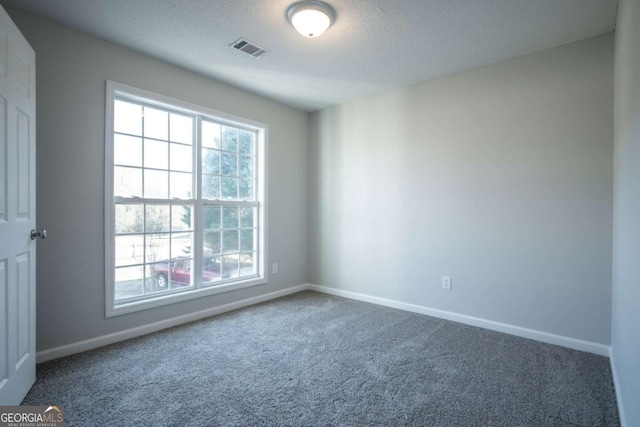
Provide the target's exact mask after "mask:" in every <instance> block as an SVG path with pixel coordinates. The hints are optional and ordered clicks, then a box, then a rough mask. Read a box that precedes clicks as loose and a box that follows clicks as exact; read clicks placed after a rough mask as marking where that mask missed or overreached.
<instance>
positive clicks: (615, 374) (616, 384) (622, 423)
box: [609, 347, 627, 427]
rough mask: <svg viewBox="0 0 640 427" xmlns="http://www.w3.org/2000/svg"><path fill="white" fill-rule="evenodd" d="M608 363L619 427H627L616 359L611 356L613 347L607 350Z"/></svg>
mask: <svg viewBox="0 0 640 427" xmlns="http://www.w3.org/2000/svg"><path fill="white" fill-rule="evenodd" d="M609 363H610V364H611V376H612V377H613V389H614V390H615V391H616V401H617V402H618V416H619V417H620V427H626V426H627V418H626V417H625V413H624V405H623V404H622V396H621V395H620V383H619V382H618V369H617V368H616V358H615V355H614V354H613V347H611V348H610V349H609Z"/></svg>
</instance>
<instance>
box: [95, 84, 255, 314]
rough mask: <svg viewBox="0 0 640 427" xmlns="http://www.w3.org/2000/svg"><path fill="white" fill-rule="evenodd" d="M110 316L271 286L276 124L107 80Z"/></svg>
mask: <svg viewBox="0 0 640 427" xmlns="http://www.w3.org/2000/svg"><path fill="white" fill-rule="evenodd" d="M106 111H107V114H106V143H105V145H106V165H105V170H106V203H105V206H106V210H105V217H106V224H105V239H106V263H107V264H106V278H107V280H106V297H107V307H106V312H107V316H113V315H117V314H122V313H129V312H132V311H137V310H141V309H146V308H149V307H155V306H159V305H164V304H169V303H173V302H177V301H182V300H185V299H190V298H196V297H200V296H204V295H210V294H213V293H217V292H223V291H228V290H233V289H238V288H241V287H246V286H253V285H257V284H261V283H265V282H266V276H265V273H266V272H265V266H266V253H265V248H266V245H265V188H266V185H265V179H266V174H265V169H266V168H265V166H266V165H265V159H266V156H265V151H266V139H267V126H266V125H264V124H261V123H257V122H254V121H251V120H247V119H243V118H239V117H234V116H230V115H228V114H224V113H220V112H217V111H212V110H209V109H207V108H204V107H198V106H195V105H191V104H187V103H185V102H181V101H177V100H174V99H169V98H166V97H163V96H160V95H156V94H152V93H149V92H145V91H142V90H138V89H135V88H131V87H128V86H124V85H120V84H117V83H113V82H107V105H106Z"/></svg>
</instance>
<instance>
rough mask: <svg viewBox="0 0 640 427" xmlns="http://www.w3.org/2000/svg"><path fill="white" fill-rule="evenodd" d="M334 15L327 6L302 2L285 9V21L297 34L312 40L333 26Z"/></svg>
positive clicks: (307, 1) (312, 2) (306, 1)
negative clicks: (287, 21) (289, 23)
mask: <svg viewBox="0 0 640 427" xmlns="http://www.w3.org/2000/svg"><path fill="white" fill-rule="evenodd" d="M335 18H336V15H335V12H334V11H333V9H332V8H331V6H329V5H328V4H326V3H324V2H321V1H315V0H304V1H299V2H297V3H294V4H292V5H291V6H290V7H289V9H287V19H288V20H289V22H291V25H293V28H295V29H296V31H297V32H299V33H300V34H302V35H303V36H305V37H309V38H314V37H318V36H320V35H321V34H322V33H324V32H325V31H326V30H327V28H329V27H330V26H331V24H333V21H335Z"/></svg>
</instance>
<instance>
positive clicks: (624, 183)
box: [611, 0, 640, 426]
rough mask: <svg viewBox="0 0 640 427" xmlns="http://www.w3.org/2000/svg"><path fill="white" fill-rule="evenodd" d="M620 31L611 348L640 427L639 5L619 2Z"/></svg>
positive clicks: (630, 418) (632, 418) (624, 400)
mask: <svg viewBox="0 0 640 427" xmlns="http://www.w3.org/2000/svg"><path fill="white" fill-rule="evenodd" d="M616 28H617V30H616V66H615V70H616V87H615V99H616V104H615V115H616V120H615V167H614V169H615V172H614V176H615V189H614V194H615V198H614V208H613V211H614V217H613V224H614V226H613V317H612V328H611V347H612V355H613V358H612V359H613V364H614V366H615V367H616V371H617V378H618V382H617V392H618V397H619V400H620V402H619V403H621V404H622V406H624V411H625V412H626V421H627V423H626V425H628V426H640V51H639V50H638V49H639V47H640V2H638V1H637V0H620V4H619V6H618V25H617V27H616Z"/></svg>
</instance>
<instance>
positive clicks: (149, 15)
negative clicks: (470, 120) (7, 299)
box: [0, 0, 617, 111]
mask: <svg viewBox="0 0 640 427" xmlns="http://www.w3.org/2000/svg"><path fill="white" fill-rule="evenodd" d="M0 2H1V3H2V4H4V5H7V6H10V7H14V8H16V9H21V10H24V11H28V12H32V13H34V14H37V15H40V16H43V17H45V18H48V19H50V20H52V21H55V22H59V23H61V24H64V25H67V26H69V27H72V28H75V29H78V30H81V31H84V32H87V33H89V34H92V35H94V36H97V37H99V38H101V39H104V40H107V41H110V42H113V43H115V44H118V45H121V46H125V47H127V48H130V49H133V50H135V51H138V52H142V53H145V54H147V55H150V56H153V57H156V58H159V59H162V60H165V61H167V62H170V63H173V64H176V65H178V66H181V67H183V68H187V69H190V70H193V71H196V72H198V73H201V74H204V75H207V76H210V77H213V78H215V79H217V80H220V81H223V82H226V83H229V84H232V85H234V86H237V87H241V88H243V89H246V90H249V91H252V92H255V93H258V94H261V95H263V96H265V97H268V98H271V99H274V100H277V101H280V102H282V103H284V104H287V105H290V106H292V107H295V108H300V109H302V110H305V111H313V110H317V109H320V108H324V107H327V106H331V105H335V104H338V103H342V102H346V101H349V100H353V99H356V98H360V97H364V96H368V95H373V94H377V93H380V92H383V91H386V90H390V89H393V88H397V87H402V86H408V85H411V84H414V83H418V82H421V81H424V80H428V79H431V78H434V77H439V76H443V75H447V74H452V73H456V72H459V71H463V70H467V69H470V68H474V67H478V66H482V65H487V64H491V63H495V62H499V61H503V60H505V59H509V58H513V57H516V56H521V55H525V54H528V53H533V52H536V51H540V50H543V49H547V48H550V47H554V46H558V45H561V44H564V43H569V42H572V41H576V40H580V39H584V38H587V37H592V36H596V35H599V34H604V33H607V32H610V31H612V30H613V29H614V25H615V18H616V8H617V0H395V1H392V0H328V3H329V4H331V6H333V8H334V9H335V10H336V12H337V19H336V22H335V24H334V25H333V26H332V27H331V28H329V30H327V32H326V33H325V34H324V35H323V36H322V37H320V38H317V39H307V38H304V37H302V36H300V35H298V33H296V32H295V30H294V29H293V28H292V27H291V26H290V25H289V24H288V22H287V21H286V17H285V13H286V10H287V8H288V7H289V6H290V5H291V4H292V3H293V2H294V0H268V1H267V0H213V1H212V0H190V1H184V0H164V1H158V0H2V1H0ZM240 37H246V38H247V39H249V40H251V41H253V42H255V43H256V44H258V45H260V46H262V47H263V48H265V49H266V50H267V53H266V54H264V55H263V56H262V57H260V58H257V59H255V58H252V57H250V56H248V55H246V54H244V53H241V52H238V51H236V50H233V49H230V48H229V44H231V43H232V42H234V41H235V40H237V39H238V38H240Z"/></svg>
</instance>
